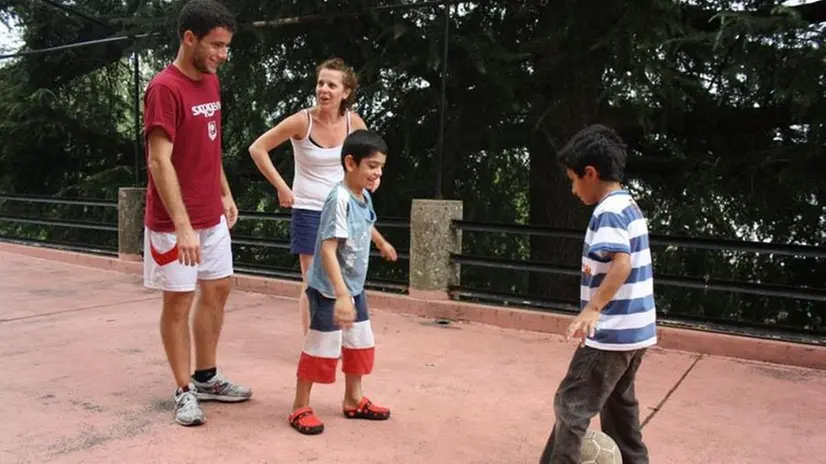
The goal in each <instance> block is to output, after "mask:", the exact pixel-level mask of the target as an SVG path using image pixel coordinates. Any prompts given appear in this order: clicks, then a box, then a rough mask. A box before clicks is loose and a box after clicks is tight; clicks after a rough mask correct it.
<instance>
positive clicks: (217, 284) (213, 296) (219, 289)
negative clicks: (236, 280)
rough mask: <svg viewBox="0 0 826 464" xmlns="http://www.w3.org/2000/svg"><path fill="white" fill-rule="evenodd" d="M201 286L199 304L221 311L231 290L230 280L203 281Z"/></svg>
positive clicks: (228, 278)
mask: <svg viewBox="0 0 826 464" xmlns="http://www.w3.org/2000/svg"><path fill="white" fill-rule="evenodd" d="M200 286H201V302H202V303H203V304H204V305H205V306H209V307H215V308H216V309H223V307H224V303H225V302H226V300H227V297H228V296H229V294H230V291H231V290H232V278H230V277H226V278H223V279H217V280H204V281H201V283H200Z"/></svg>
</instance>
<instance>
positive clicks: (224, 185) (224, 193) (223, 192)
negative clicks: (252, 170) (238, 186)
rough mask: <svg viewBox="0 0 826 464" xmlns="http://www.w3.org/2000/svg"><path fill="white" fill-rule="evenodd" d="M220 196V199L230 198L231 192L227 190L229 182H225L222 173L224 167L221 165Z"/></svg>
mask: <svg viewBox="0 0 826 464" xmlns="http://www.w3.org/2000/svg"><path fill="white" fill-rule="evenodd" d="M221 196H222V197H231V196H232V190H230V188H229V181H227V175H226V173H225V172H224V166H223V164H222V165H221Z"/></svg>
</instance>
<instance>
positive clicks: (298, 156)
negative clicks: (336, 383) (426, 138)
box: [249, 58, 396, 334]
mask: <svg viewBox="0 0 826 464" xmlns="http://www.w3.org/2000/svg"><path fill="white" fill-rule="evenodd" d="M357 87H358V81H357V79H356V75H355V73H354V72H353V70H352V68H350V67H349V66H347V65H346V64H345V63H344V61H342V60H341V59H339V58H332V59H329V60H327V61H324V62H323V63H321V64H320V65H319V66H318V67H317V68H316V88H315V95H316V105H315V106H314V107H312V108H309V109H304V110H301V111H298V112H297V113H294V114H293V115H291V116H289V117H287V118H285V119H284V120H282V121H281V122H279V123H278V124H277V125H276V126H275V127H273V128H272V129H270V130H268V131H267V132H265V133H264V134H263V135H261V136H260V137H258V139H257V140H256V141H255V142H254V143H253V144H252V145H250V147H249V152H250V156H252V159H253V161H255V165H256V166H257V167H258V170H259V171H260V172H261V174H263V175H264V177H266V178H267V180H268V181H269V182H270V184H272V185H273V187H275V189H276V191H277V192H278V203H279V204H280V205H281V207H283V208H292V221H291V224H290V241H291V246H290V248H291V250H292V252H293V253H294V254H297V255H298V256H299V261H300V264H301V276H302V281H303V286H302V291H301V295H300V296H299V300H298V310H299V314H300V316H301V325H302V329H303V331H304V333H305V334H306V333H307V331H308V330H309V327H310V309H309V303H308V301H307V296H306V294H305V293H304V290H305V289H306V285H307V271H308V270H309V269H310V265H311V264H312V262H313V252H314V249H315V241H316V236H317V234H318V220H319V217H320V215H321V208H322V207H323V206H324V201H325V200H326V198H327V194H328V193H329V192H330V190H331V189H332V188H333V186H334V185H335V184H337V183H338V182H340V181H341V180H342V179H343V178H344V168H343V167H342V165H341V147H342V145H343V144H344V139H345V138H346V137H347V135H348V134H350V133H351V132H353V131H354V130H357V129H366V128H367V125H366V124H365V123H364V120H362V119H361V117H360V116H359V115H358V114H356V113H354V112H352V111H350V107H351V106H352V104H353V102H354V101H355V98H356V89H357ZM287 139H289V140H290V143H291V144H292V147H293V158H294V160H295V177H294V179H293V184H292V188H290V186H289V185H287V183H286V182H285V181H284V178H283V177H281V174H279V172H278V170H277V169H275V166H274V165H273V162H272V160H271V159H270V155H269V152H270V151H272V150H273V149H275V148H276V147H278V146H279V145H281V144H282V143H284V142H286V141H287ZM376 188H378V183H377V184H376V185H374V186H373V188H372V190H373V191H375V189H376ZM373 241H374V242H375V243H376V246H377V247H379V248H380V249H381V250H382V253H383V254H387V255H390V257H392V260H395V257H396V252H395V250H394V249H393V247H392V246H391V245H390V244H389V243H387V241H386V240H384V238H383V237H382V236H381V234H379V233H378V232H375V233H374V235H373ZM385 252H386V253H385ZM388 259H389V258H388Z"/></svg>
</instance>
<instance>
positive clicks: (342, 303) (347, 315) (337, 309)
mask: <svg viewBox="0 0 826 464" xmlns="http://www.w3.org/2000/svg"><path fill="white" fill-rule="evenodd" d="M355 320H356V308H355V307H353V299H352V298H351V297H350V295H346V296H340V297H338V298H336V304H335V306H334V307H333V323H335V324H336V325H337V326H339V327H341V328H342V329H349V328H350V327H353V322H355Z"/></svg>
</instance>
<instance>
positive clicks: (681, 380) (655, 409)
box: [640, 354, 705, 428]
mask: <svg viewBox="0 0 826 464" xmlns="http://www.w3.org/2000/svg"><path fill="white" fill-rule="evenodd" d="M704 357H705V355H704V354H701V355H699V356H697V357H696V358H694V362H692V363H691V365H690V366H688V369H686V371H685V372H683V375H682V376H681V377H680V379H679V380H677V383H675V384H674V386H673V387H671V390H668V393H666V394H665V396H664V397H663V399H662V400H660V402H659V403H658V404H657V406H655V407H654V409H653V410H652V411H651V412H650V413H649V414H648V417H646V418H645V420H643V421H642V424H640V428H643V427H645V426H646V424H648V423H649V422H651V419H653V418H654V416H656V415H657V413H658V412H660V409H662V407H663V406H664V405H665V403H666V401H668V399H669V398H671V395H672V394H674V392H675V391H677V389H678V388H680V385H682V383H683V380H685V379H686V377H688V374H689V373H691V371H692V370H693V369H694V366H696V365H697V363H698V362H700V360H701V359H703V358H704Z"/></svg>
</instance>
